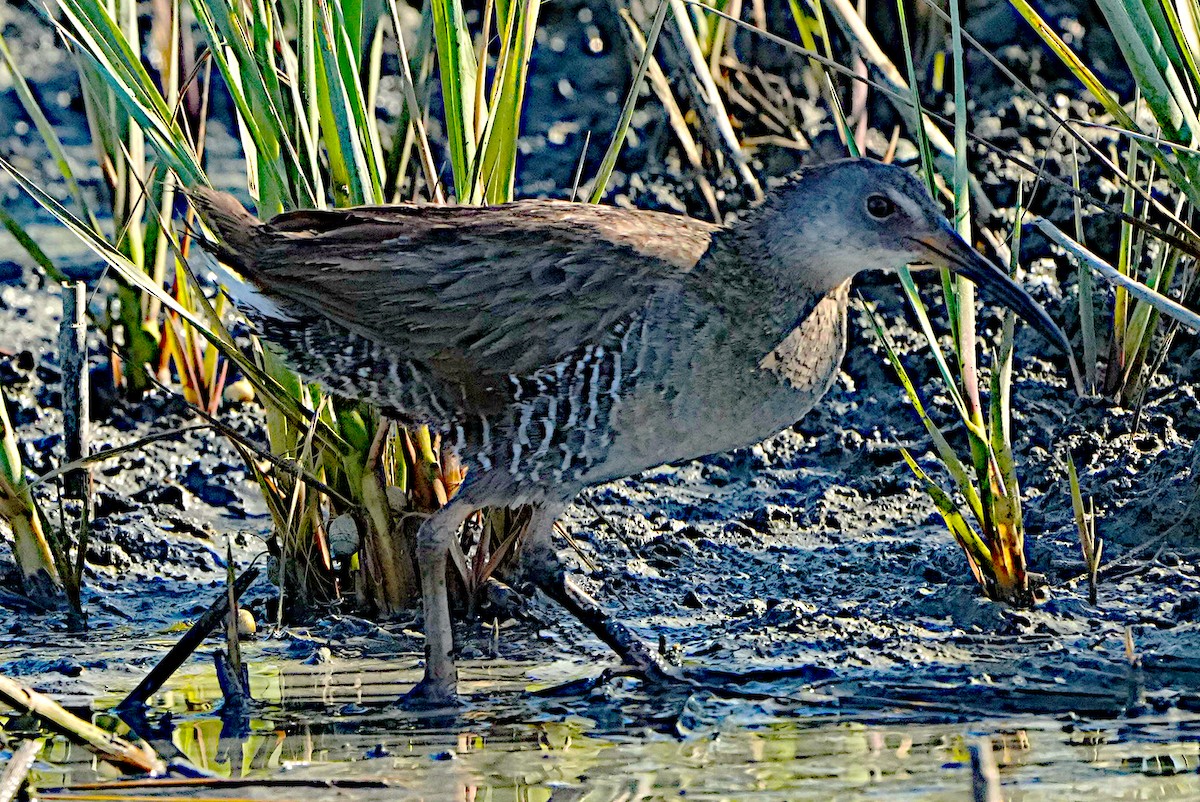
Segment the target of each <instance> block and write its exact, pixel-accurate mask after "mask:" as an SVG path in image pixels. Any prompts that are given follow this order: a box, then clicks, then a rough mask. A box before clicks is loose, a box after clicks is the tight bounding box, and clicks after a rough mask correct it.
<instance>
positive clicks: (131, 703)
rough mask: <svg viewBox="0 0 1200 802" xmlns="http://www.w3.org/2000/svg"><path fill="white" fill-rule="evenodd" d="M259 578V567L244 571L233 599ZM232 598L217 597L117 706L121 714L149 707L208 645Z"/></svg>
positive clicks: (222, 593)
mask: <svg viewBox="0 0 1200 802" xmlns="http://www.w3.org/2000/svg"><path fill="white" fill-rule="evenodd" d="M257 578H258V569H257V568H247V569H246V570H245V571H243V572H242V575H241V576H239V577H238V578H237V579H236V580H235V581H234V583H233V594H232V597H233V598H234V599H235V600H236V599H238V598H239V597H240V596H241V595H242V594H243V593H245V592H246V589H247V588H249V587H250V585H251V584H252V583H253V582H254V580H255V579H257ZM229 598H230V594H229V593H227V592H226V591H225V590H224V589H222V591H221V594H220V595H219V596H217V600H216V601H214V602H213V603H212V606H211V607H209V608H208V609H207V610H205V611H204V614H203V615H202V616H200V617H199V618H197V619H196V623H194V624H192V628H191V629H189V630H188V631H187V633H186V634H185V635H184V636H183V637H182V638H180V639H179V642H178V643H176V644H175V645H174V646H172V647H171V651H169V652H167V654H166V656H165V657H163V659H162V660H160V661H159V663H158V665H156V666H155V667H154V668H153V669H151V671H150V673H149V674H147V675H146V677H145V679H143V680H142V681H141V682H139V683H138V686H137V687H136V688H134V689H133V691H132V692H130V694H129V695H128V696H126V697H125V698H124V700H122V701H121V704H119V705H117V712H118V713H120V711H122V710H127V709H129V708H134V707H139V706H141V705H144V704H146V701H147V700H148V699H149V698H150V697H151V696H152V695H153V694H154V693H155V692H156V691H157V690H158V689H159V688H161V687H162V686H163V683H165V682H166V681H167V680H168V679H170V678H171V675H172V674H174V673H175V672H176V671H178V670H179V667H180V666H181V665H183V664H184V661H186V660H187V659H188V658H189V657H191V656H192V653H193V652H195V651H196V649H197V647H199V646H200V644H201V643H203V642H204V639H205V638H207V637H208V635H209V633H210V632H212V631H213V629H214V628H216V626H217V625H218V624H220V623H221V619H222V618H223V617H224V616H225V614H226V612H227V611H228V610H229Z"/></svg>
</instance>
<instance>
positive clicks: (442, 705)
mask: <svg viewBox="0 0 1200 802" xmlns="http://www.w3.org/2000/svg"><path fill="white" fill-rule="evenodd" d="M399 704H400V707H401V708H403V709H404V710H412V711H428V710H453V709H456V708H459V707H462V706H463V701H462V699H461V698H460V697H459V695H458V692H457V690H456V689H455V686H454V683H452V682H439V681H437V680H434V679H430V678H429V677H425V678H424V679H422V680H421V681H420V682H418V683H417V684H416V685H414V686H413V687H412V689H411V690H410V691H409V692H408V693H406V694H404V695H403V696H401V697H400V703H399Z"/></svg>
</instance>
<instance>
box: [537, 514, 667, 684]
mask: <svg viewBox="0 0 1200 802" xmlns="http://www.w3.org/2000/svg"><path fill="white" fill-rule="evenodd" d="M564 508H565V505H564V506H553V507H552V506H550V505H542V506H539V507H536V508H535V509H534V513H533V519H532V520H531V521H530V522H529V534H528V540H527V541H526V548H525V550H524V552H523V555H522V561H523V564H522V568H523V570H524V572H525V574H526V575H527V576H528V577H529V578H530V579H531V580H532V581H533V583H534V584H536V585H537V586H538V588H540V589H541V591H542V592H543V593H545V594H546V595H547V596H549V597H550V598H552V599H554V601H556V602H558V603H559V604H560V605H562V606H563V608H565V609H566V610H567V612H569V613H571V615H573V616H575V618H577V619H578V620H579V622H580V623H582V624H583V625H584V626H585V627H587V628H588V629H589V630H590V631H591V632H592V634H594V635H595V636H596V637H597V638H599V639H600V640H601V641H603V642H604V643H605V644H606V645H607V646H608V647H609V648H611V649H612V650H613V651H614V652H616V653H617V655H618V656H619V657H620V658H621V659H622V660H623V661H624V662H625V664H626V665H628V666H631V667H632V668H633V669H634V670H635V672H636V673H638V674H641V675H642V676H643V677H644V678H646V679H647V680H650V681H653V682H687V681H688V680H687V679H686V678H684V676H683V674H682V672H680V671H679V669H678V668H676V667H675V666H673V665H671V664H670V663H668V662H667V661H666V660H665V659H663V657H662V655H660V654H659V652H658V650H656V649H654V648H653V647H652V646H651V645H650V644H648V643H647V642H646V641H645V640H644V639H643V638H642V637H641V636H640V635H638V634H637V633H636V632H634V631H633V630H632V629H631V628H629V627H628V626H626V625H625V624H623V623H621V622H620V621H618V620H617V619H615V618H613V617H612V616H611V615H609V614H608V612H607V611H606V610H605V609H604V608H603V607H602V606H601V605H600V603H599V602H597V601H596V600H595V599H594V598H592V596H591V595H590V594H589V593H588V592H587V591H585V590H584V589H583V588H581V587H579V585H578V584H576V583H575V582H574V581H572V580H571V578H570V577H569V576H568V575H567V571H566V567H565V566H564V565H563V562H562V559H561V558H560V557H559V556H558V551H557V550H556V549H555V548H554V543H553V534H554V522H555V520H556V519H557V518H558V515H559V513H561V512H562V511H563V509H564Z"/></svg>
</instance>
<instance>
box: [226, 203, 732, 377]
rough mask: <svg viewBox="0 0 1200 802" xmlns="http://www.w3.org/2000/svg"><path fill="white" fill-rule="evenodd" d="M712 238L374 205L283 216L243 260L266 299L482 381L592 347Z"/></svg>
mask: <svg viewBox="0 0 1200 802" xmlns="http://www.w3.org/2000/svg"><path fill="white" fill-rule="evenodd" d="M716 230H717V229H716V226H713V225H711V224H708V223H703V222H700V221H698V220H693V219H690V218H686V217H681V216H676V215H669V214H662V213H657V212H645V211H629V210H624V209H617V208H613V207H608V206H596V205H590V204H579V203H566V202H561V201H520V202H516V203H510V204H504V205H500V206H492V207H464V206H458V207H453V206H451V207H431V206H427V207H412V206H384V207H364V208H358V209H351V210H340V211H330V212H314V211H303V212H295V213H290V214H284V215H280V216H279V217H276V218H274V219H273V220H271V221H270V222H269V223H268V224H267V225H266V226H263V227H262V228H259V229H258V230H257V232H256V237H255V238H254V245H253V248H252V249H251V250H250V252H249V253H243V254H242V256H243V257H244V260H243V264H244V269H246V270H247V272H248V273H249V276H248V277H249V278H251V279H252V280H253V281H254V282H255V283H256V284H258V285H259V286H260V287H261V289H262V290H264V292H265V293H266V294H268V295H270V296H273V297H277V298H279V299H281V300H283V301H284V302H285V303H294V304H298V305H300V306H301V307H303V308H305V309H306V310H309V311H311V312H314V313H317V314H320V315H324V316H326V317H329V318H332V319H333V320H335V321H337V322H338V323H340V324H342V325H344V326H346V327H347V328H350V329H351V330H353V331H355V332H357V333H359V334H361V335H363V336H365V337H367V338H369V339H371V340H373V341H376V342H379V343H381V344H384V345H386V346H389V347H393V348H396V349H399V350H400V352H401V353H403V354H405V356H406V358H411V359H415V360H417V361H419V362H421V363H424V364H426V365H428V366H429V367H430V368H431V369H433V370H435V371H436V372H438V373H439V374H441V375H440V376H439V378H441V379H444V380H450V381H456V382H462V381H464V380H467V381H468V383H474V382H475V381H477V380H479V379H483V378H485V377H493V378H494V377H503V376H506V375H509V374H527V373H529V372H531V371H533V370H535V369H536V368H538V367H541V366H545V365H550V364H553V363H554V362H555V361H556V360H558V359H559V358H561V357H563V356H565V355H567V354H569V353H571V352H573V351H574V350H575V349H577V348H578V347H580V346H581V345H584V344H586V343H588V342H589V341H590V338H593V337H596V336H598V335H599V334H600V333H602V332H603V331H605V330H606V329H608V328H610V327H611V326H612V325H614V324H615V323H616V322H617V321H619V320H620V319H622V318H623V317H626V316H628V315H630V314H632V313H634V312H635V311H636V310H637V309H638V308H639V307H640V306H641V305H642V304H643V303H644V301H645V299H646V297H647V296H648V295H649V294H650V293H652V292H654V291H655V290H656V289H657V288H659V287H660V286H661V285H662V283H663V282H664V281H668V282H669V281H672V280H676V279H677V278H678V276H679V275H680V274H681V273H682V272H683V271H687V270H690V269H691V267H692V266H694V265H695V263H696V262H697V261H698V260H699V259H700V257H701V256H702V255H703V253H704V252H705V250H706V249H707V248H708V245H709V241H710V238H711V236H712V233H713V232H714V231H716ZM488 380H489V381H490V379H488Z"/></svg>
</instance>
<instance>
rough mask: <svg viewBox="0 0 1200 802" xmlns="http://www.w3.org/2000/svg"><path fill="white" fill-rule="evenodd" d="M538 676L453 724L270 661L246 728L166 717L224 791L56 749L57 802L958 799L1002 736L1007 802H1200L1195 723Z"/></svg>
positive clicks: (363, 674) (52, 751) (41, 770)
mask: <svg viewBox="0 0 1200 802" xmlns="http://www.w3.org/2000/svg"><path fill="white" fill-rule="evenodd" d="M527 668H528V667H526V666H520V665H502V664H496V663H489V664H488V665H487V666H482V667H476V668H473V669H471V670H470V671H468V672H467V673H466V675H465V677H464V679H465V680H467V682H466V683H465V686H466V687H468V688H471V689H473V690H474V691H475V692H476V693H480V694H482V693H485V692H486V693H487V694H488V696H487V698H480V699H479V701H478V703H477V704H476V705H475V706H474V707H469V708H467V709H465V710H463V711H460V712H458V713H456V714H454V715H452V716H447V717H444V718H442V719H439V720H430V719H422V718H418V717H415V716H412V715H409V714H406V713H403V712H401V711H398V710H396V709H394V708H392V707H389V706H387V705H385V704H384V703H385V702H388V701H391V700H394V699H395V698H396V697H398V696H399V694H400V691H401V690H402V689H403V687H405V686H406V685H407V684H408V683H411V682H412V680H413V679H414V678H415V676H416V669H415V666H411V665H410V666H405V667H402V668H400V669H397V668H396V667H395V666H394V664H390V663H387V662H384V661H375V662H372V661H366V660H360V661H353V663H350V662H346V663H342V664H340V665H339V666H337V667H327V666H301V665H295V664H290V665H289V664H284V663H278V664H270V665H268V664H259V665H258V666H257V670H256V671H255V673H254V675H253V676H252V691H253V693H254V696H255V698H256V699H258V700H260V701H261V702H262V705H261V706H260V707H259V709H258V710H256V711H254V712H253V714H252V715H251V716H250V717H248V718H246V719H244V720H238V721H230V720H228V719H222V717H221V716H220V710H219V708H220V706H219V703H218V698H219V697H218V692H217V689H216V687H215V684H213V683H211V682H209V681H208V680H207V679H206V678H205V676H206V675H205V674H204V673H197V674H196V675H195V676H193V677H191V678H184V679H182V680H180V681H179V682H177V683H175V684H174V685H173V686H172V688H171V690H170V691H168V692H166V693H164V694H163V695H162V696H161V697H160V698H159V699H156V700H155V704H156V715H154V716H152V717H151V720H150V723H151V726H153V727H157V730H158V732H159V734H160V735H161V737H163V738H166V739H169V742H170V743H171V744H173V745H174V747H175V748H177V749H178V750H180V752H182V753H183V754H184V755H186V756H187V758H188V759H189V760H190V761H191V762H192V763H194V764H195V765H196V766H199V767H201V768H203V769H205V770H206V771H208V772H210V773H211V774H212V775H214V779H211V780H207V781H205V782H204V783H186V782H185V783H173V784H171V785H170V786H167V787H164V786H162V785H158V784H147V783H138V784H129V783H119V784H114V783H113V781H112V780H111V777H110V775H107V774H106V773H105V770H104V768H103V767H101V766H98V765H96V764H95V763H94V762H93V761H91V759H90V757H88V756H87V754H86V753H84V752H81V750H79V749H77V748H73V747H69V746H68V745H67V744H66V743H65V742H64V741H61V740H52V741H50V742H49V743H48V744H47V746H46V749H45V750H44V751H43V754H42V759H41V762H40V763H39V765H38V767H37V774H36V782H37V784H38V786H39V788H41V789H43V790H42V793H41V794H40V796H39V798H42V799H47V800H50V799H68V798H69V799H89V798H94V799H135V800H140V799H157V798H172V799H177V798H189V799H225V800H232V799H271V800H282V799H296V800H305V802H312V801H313V800H317V799H352V800H376V799H378V800H384V799H386V800H430V801H431V802H432V801H433V800H437V802H443V801H444V800H453V801H454V802H484V800H486V801H487V802H509V801H511V802H549V800H554V802H576V801H578V802H583V800H587V802H617V801H618V800H627V801H630V802H632V801H633V800H667V799H672V800H677V799H687V800H696V799H700V800H741V799H753V800H764V801H765V802H773V801H775V800H778V801H779V802H784V801H787V802H792V801H793V800H807V799H813V800H817V799H820V800H823V801H825V800H840V799H880V800H934V801H935V802H937V800H946V801H947V802H949V801H950V800H954V801H955V802H958V801H959V800H962V799H966V798H968V795H969V788H970V777H969V768H968V766H969V758H968V756H967V751H966V744H967V743H968V742H970V741H971V740H972V739H974V738H977V737H979V736H986V737H988V738H990V740H991V742H992V745H993V750H994V753H995V756H996V759H997V763H998V765H999V766H1000V771H1001V777H1002V779H1003V783H1004V798H1005V799H1006V800H1007V802H1033V800H1038V801H1039V802H1040V801H1042V800H1046V801H1049V800H1070V801H1071V802H1075V800H1080V799H1106V800H1108V799H1114V800H1135V799H1136V800H1195V799H1200V774H1198V773H1197V766H1198V765H1200V752H1198V747H1197V741H1198V740H1200V723H1198V722H1197V721H1196V720H1194V719H1181V718H1174V719H1167V718H1163V719H1158V720H1155V719H1140V720H1137V721H1117V720H1114V721H1102V722H1092V723H1084V722H1078V721H1069V720H1066V719H1064V720H1056V719H1053V718H1047V717H1041V718H1031V719H1028V720H1024V719H1022V720H1017V719H1013V718H1006V719H997V720H993V721H987V720H984V721H975V722H966V723H961V722H959V723H937V724H929V723H912V721H911V720H908V721H905V720H903V719H896V718H893V719H891V720H889V721H888V723H871V722H869V721H847V720H843V719H840V718H838V717H837V716H834V715H832V714H830V713H826V714H824V715H820V716H814V715H808V714H804V715H800V714H798V713H797V711H796V710H795V709H788V708H786V707H784V706H781V705H778V704H774V703H769V702H755V703H748V702H746V701H730V700H726V699H720V698H717V697H715V696H712V695H709V694H697V695H693V696H691V697H686V696H680V697H678V698H669V697H650V696H644V695H640V690H639V688H638V687H637V686H636V684H630V685H625V686H620V685H618V686H615V687H610V688H606V689H603V690H600V691H598V692H596V693H594V694H592V695H590V696H584V697H575V698H569V699H539V698H536V697H534V696H532V695H530V694H528V693H524V692H522V690H521V689H523V688H524V686H525V684H526V683H527V679H526V670H527ZM94 718H95V719H96V720H97V721H98V723H101V724H102V725H105V724H107V725H109V726H112V727H114V728H117V729H119V728H120V727H121V725H120V724H119V723H118V722H117V721H116V720H115V719H114V718H113V717H111V716H109V715H108V714H103V713H101V714H97V715H96V716H95V717H94ZM877 720H878V718H877ZM55 787H58V788H60V789H62V790H59V791H54V790H51V789H53V788H55Z"/></svg>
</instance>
